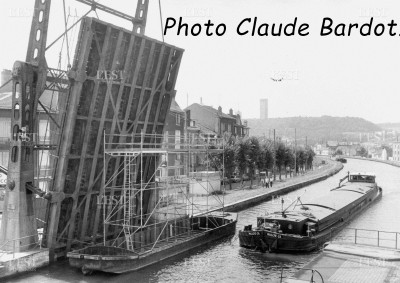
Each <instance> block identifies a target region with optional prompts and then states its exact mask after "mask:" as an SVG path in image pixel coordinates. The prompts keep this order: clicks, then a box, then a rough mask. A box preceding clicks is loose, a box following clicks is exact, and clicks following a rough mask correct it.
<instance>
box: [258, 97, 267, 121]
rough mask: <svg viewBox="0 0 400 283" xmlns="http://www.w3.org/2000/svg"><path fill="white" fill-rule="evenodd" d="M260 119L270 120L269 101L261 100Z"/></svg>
mask: <svg viewBox="0 0 400 283" xmlns="http://www.w3.org/2000/svg"><path fill="white" fill-rule="evenodd" d="M260 119H262V120H265V119H268V99H267V98H263V99H260Z"/></svg>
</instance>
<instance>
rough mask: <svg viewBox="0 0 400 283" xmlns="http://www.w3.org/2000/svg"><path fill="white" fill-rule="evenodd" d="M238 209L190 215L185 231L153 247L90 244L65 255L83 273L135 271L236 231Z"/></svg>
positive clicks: (231, 234)
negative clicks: (186, 230)
mask: <svg viewBox="0 0 400 283" xmlns="http://www.w3.org/2000/svg"><path fill="white" fill-rule="evenodd" d="M236 223H237V213H227V212H218V211H214V212H211V213H208V214H203V215H198V216H194V217H193V218H191V227H192V229H191V230H190V231H189V233H188V234H187V235H180V236H179V237H170V238H167V239H165V240H164V241H161V242H159V243H158V244H157V246H156V247H151V248H149V247H148V248H147V249H145V250H143V251H140V250H139V251H133V250H128V249H125V248H119V247H115V246H107V245H103V246H89V247H86V248H83V249H80V250H75V251H72V252H69V253H68V254H67V257H68V258H69V263H70V265H71V266H72V267H76V268H80V269H81V271H82V273H83V274H85V275H89V274H91V273H92V272H93V271H102V272H108V273H115V274H119V273H125V272H131V271H136V270H139V269H141V268H144V267H147V266H149V265H152V264H155V263H157V262H160V261H161V260H164V259H167V258H170V257H173V256H176V255H178V254H180V253H184V252H187V251H189V250H191V249H193V248H196V247H199V246H202V245H205V244H208V243H212V242H214V241H215V240H218V239H220V238H223V237H226V236H233V235H234V234H235V231H236Z"/></svg>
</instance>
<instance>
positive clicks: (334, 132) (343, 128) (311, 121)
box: [247, 116, 382, 143]
mask: <svg viewBox="0 0 400 283" xmlns="http://www.w3.org/2000/svg"><path fill="white" fill-rule="evenodd" d="M247 121H248V125H249V127H250V134H251V135H254V136H263V135H266V136H269V135H271V137H272V129H275V130H276V135H277V136H285V137H289V138H294V128H296V131H297V138H298V139H299V140H301V139H305V137H306V136H307V139H308V141H309V142H310V143H311V142H319V141H327V140H342V139H343V137H344V135H343V133H358V132H374V131H380V130H382V129H381V128H380V127H379V126H377V125H375V124H374V123H372V122H369V121H367V120H365V119H362V118H356V117H331V116H322V117H290V118H271V119H268V120H260V119H248V120H247Z"/></svg>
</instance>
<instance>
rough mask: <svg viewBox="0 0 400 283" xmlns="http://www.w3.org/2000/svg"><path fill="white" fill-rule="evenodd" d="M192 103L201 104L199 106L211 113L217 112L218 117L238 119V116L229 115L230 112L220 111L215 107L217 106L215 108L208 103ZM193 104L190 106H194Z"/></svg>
mask: <svg viewBox="0 0 400 283" xmlns="http://www.w3.org/2000/svg"><path fill="white" fill-rule="evenodd" d="M192 105H197V106H199V107H202V108H203V109H205V110H207V111H209V112H210V113H213V114H215V115H216V116H218V117H222V118H226V119H232V120H236V118H234V117H232V116H230V115H228V114H225V113H223V112H222V113H220V112H219V111H218V110H217V109H215V108H213V107H211V106H208V105H201V104H198V103H193V104H192ZM192 105H190V106H192ZM190 106H189V107H188V108H190Z"/></svg>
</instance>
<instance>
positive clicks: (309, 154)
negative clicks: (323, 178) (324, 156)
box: [306, 148, 315, 170]
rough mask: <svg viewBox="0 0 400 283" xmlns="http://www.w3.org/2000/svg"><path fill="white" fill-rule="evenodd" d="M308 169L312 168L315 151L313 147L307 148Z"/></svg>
mask: <svg viewBox="0 0 400 283" xmlns="http://www.w3.org/2000/svg"><path fill="white" fill-rule="evenodd" d="M306 156H307V158H306V170H310V169H312V166H313V161H314V156H315V152H314V151H313V150H312V149H311V148H307V149H306Z"/></svg>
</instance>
